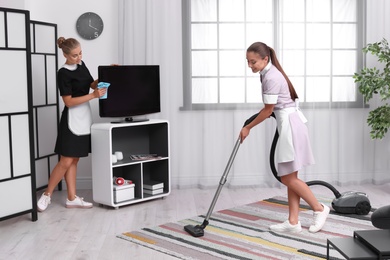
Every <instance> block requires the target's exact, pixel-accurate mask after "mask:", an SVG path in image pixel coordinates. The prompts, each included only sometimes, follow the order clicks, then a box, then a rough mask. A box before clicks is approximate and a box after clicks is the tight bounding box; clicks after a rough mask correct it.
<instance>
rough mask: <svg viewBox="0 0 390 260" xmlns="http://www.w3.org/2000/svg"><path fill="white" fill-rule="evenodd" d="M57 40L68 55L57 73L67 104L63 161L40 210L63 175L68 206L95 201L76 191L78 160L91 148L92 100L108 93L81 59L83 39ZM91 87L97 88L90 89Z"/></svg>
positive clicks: (59, 147)
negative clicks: (99, 86) (87, 199)
mask: <svg viewBox="0 0 390 260" xmlns="http://www.w3.org/2000/svg"><path fill="white" fill-rule="evenodd" d="M57 44H58V47H59V48H61V49H62V52H63V55H64V57H65V58H66V62H65V64H64V65H63V66H62V67H61V68H60V69H59V70H58V74H57V84H58V88H59V91H60V95H61V97H62V100H63V101H64V104H65V107H64V110H63V111H62V116H61V121H60V125H59V128H58V136H57V142H56V146H55V150H54V151H55V152H56V153H57V154H59V155H60V161H59V162H58V163H57V165H56V166H55V167H54V169H53V171H52V173H51V175H50V179H49V184H48V187H47V189H46V190H45V192H44V193H43V194H42V196H41V198H40V199H39V200H38V210H39V211H41V212H42V211H44V210H45V209H46V208H47V206H48V205H49V204H50V202H51V198H50V196H51V194H52V193H53V191H54V189H55V187H56V186H57V185H58V183H59V182H60V181H61V180H62V178H63V177H65V181H66V186H67V191H68V198H67V200H66V207H67V208H92V203H90V202H86V201H84V200H83V198H81V197H78V196H77V195H76V174H77V163H78V162H79V159H80V157H86V156H88V154H89V153H90V152H91V132H90V128H91V124H92V115H91V108H90V106H89V101H90V100H91V99H94V98H99V97H101V96H103V95H104V94H105V93H106V88H97V84H98V81H97V80H93V78H92V76H91V74H90V72H89V70H88V68H87V67H86V66H85V63H84V62H83V61H82V50H81V46H80V43H79V42H78V41H77V40H76V39H73V38H68V39H65V38H64V37H60V38H58V40H57ZM90 88H92V89H93V90H94V91H93V92H91V93H89V92H90Z"/></svg>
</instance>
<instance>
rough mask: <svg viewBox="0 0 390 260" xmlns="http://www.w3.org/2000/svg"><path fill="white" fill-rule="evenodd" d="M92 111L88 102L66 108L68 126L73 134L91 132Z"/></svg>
mask: <svg viewBox="0 0 390 260" xmlns="http://www.w3.org/2000/svg"><path fill="white" fill-rule="evenodd" d="M91 125H92V112H91V107H90V105H89V102H85V103H82V104H80V105H77V106H73V107H69V108H68V127H69V130H70V131H71V132H72V133H73V134H75V135H88V134H90V133H91Z"/></svg>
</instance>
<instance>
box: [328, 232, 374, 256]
mask: <svg viewBox="0 0 390 260" xmlns="http://www.w3.org/2000/svg"><path fill="white" fill-rule="evenodd" d="M330 245H331V246H332V247H333V248H334V249H336V250H337V251H338V252H339V253H340V254H342V255H343V256H344V257H345V258H346V259H348V260H367V259H378V255H377V254H376V253H375V252H373V251H372V250H370V249H369V248H367V247H366V246H365V245H364V244H363V243H362V242H360V241H359V240H358V239H355V238H354V237H346V238H328V239H327V246H326V259H330V258H329V249H330V247H329V246H330Z"/></svg>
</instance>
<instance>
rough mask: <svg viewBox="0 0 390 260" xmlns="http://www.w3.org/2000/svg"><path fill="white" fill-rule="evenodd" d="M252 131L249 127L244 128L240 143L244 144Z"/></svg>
mask: <svg viewBox="0 0 390 260" xmlns="http://www.w3.org/2000/svg"><path fill="white" fill-rule="evenodd" d="M250 131H251V130H250V129H249V128H247V127H243V128H242V129H241V132H240V143H242V142H244V140H245V138H247V136H248V135H249V132H250Z"/></svg>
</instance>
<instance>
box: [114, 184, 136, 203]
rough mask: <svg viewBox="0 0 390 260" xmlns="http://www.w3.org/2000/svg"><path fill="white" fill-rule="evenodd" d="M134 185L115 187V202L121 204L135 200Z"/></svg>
mask: <svg viewBox="0 0 390 260" xmlns="http://www.w3.org/2000/svg"><path fill="white" fill-rule="evenodd" d="M134 186H135V185H134V183H132V184H126V185H121V186H117V185H114V202H115V203H119V202H122V201H126V200H131V199H134Z"/></svg>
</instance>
